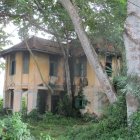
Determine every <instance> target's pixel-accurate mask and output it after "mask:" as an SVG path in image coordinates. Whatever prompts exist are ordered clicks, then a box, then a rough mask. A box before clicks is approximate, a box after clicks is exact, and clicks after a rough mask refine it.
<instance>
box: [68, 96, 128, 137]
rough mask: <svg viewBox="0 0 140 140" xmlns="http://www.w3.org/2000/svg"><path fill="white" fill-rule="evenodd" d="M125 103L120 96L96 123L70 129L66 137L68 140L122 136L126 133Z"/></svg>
mask: <svg viewBox="0 0 140 140" xmlns="http://www.w3.org/2000/svg"><path fill="white" fill-rule="evenodd" d="M125 110H126V105H125V102H124V98H123V97H121V98H120V99H119V101H118V102H117V103H115V104H114V105H112V106H110V107H109V109H108V112H107V114H106V117H105V118H104V119H103V120H100V121H99V122H98V123H91V124H90V125H88V126H87V127H82V128H78V129H77V128H76V129H73V130H71V132H69V133H68V134H67V135H66V137H67V139H68V140H75V139H76V140H85V139H88V140H92V139H99V140H108V139H119V138H124V133H125V134H126V132H127V131H126V125H127V123H126V111H125Z"/></svg>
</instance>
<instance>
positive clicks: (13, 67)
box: [10, 55, 16, 75]
mask: <svg viewBox="0 0 140 140" xmlns="http://www.w3.org/2000/svg"><path fill="white" fill-rule="evenodd" d="M15 73H16V60H15V55H12V56H10V75H14V74H15Z"/></svg>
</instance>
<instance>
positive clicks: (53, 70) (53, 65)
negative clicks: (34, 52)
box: [50, 56, 58, 76]
mask: <svg viewBox="0 0 140 140" xmlns="http://www.w3.org/2000/svg"><path fill="white" fill-rule="evenodd" d="M57 71H58V57H55V56H50V76H57Z"/></svg>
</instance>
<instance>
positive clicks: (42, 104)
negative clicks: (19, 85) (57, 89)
mask: <svg viewBox="0 0 140 140" xmlns="http://www.w3.org/2000/svg"><path fill="white" fill-rule="evenodd" d="M47 96H48V95H47V92H46V90H38V95H37V109H38V112H39V113H40V114H44V113H45V112H46V110H47Z"/></svg>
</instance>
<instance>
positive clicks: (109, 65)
mask: <svg viewBox="0 0 140 140" xmlns="http://www.w3.org/2000/svg"><path fill="white" fill-rule="evenodd" d="M105 70H106V73H107V75H108V76H109V77H111V76H112V56H106V67H105Z"/></svg>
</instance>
